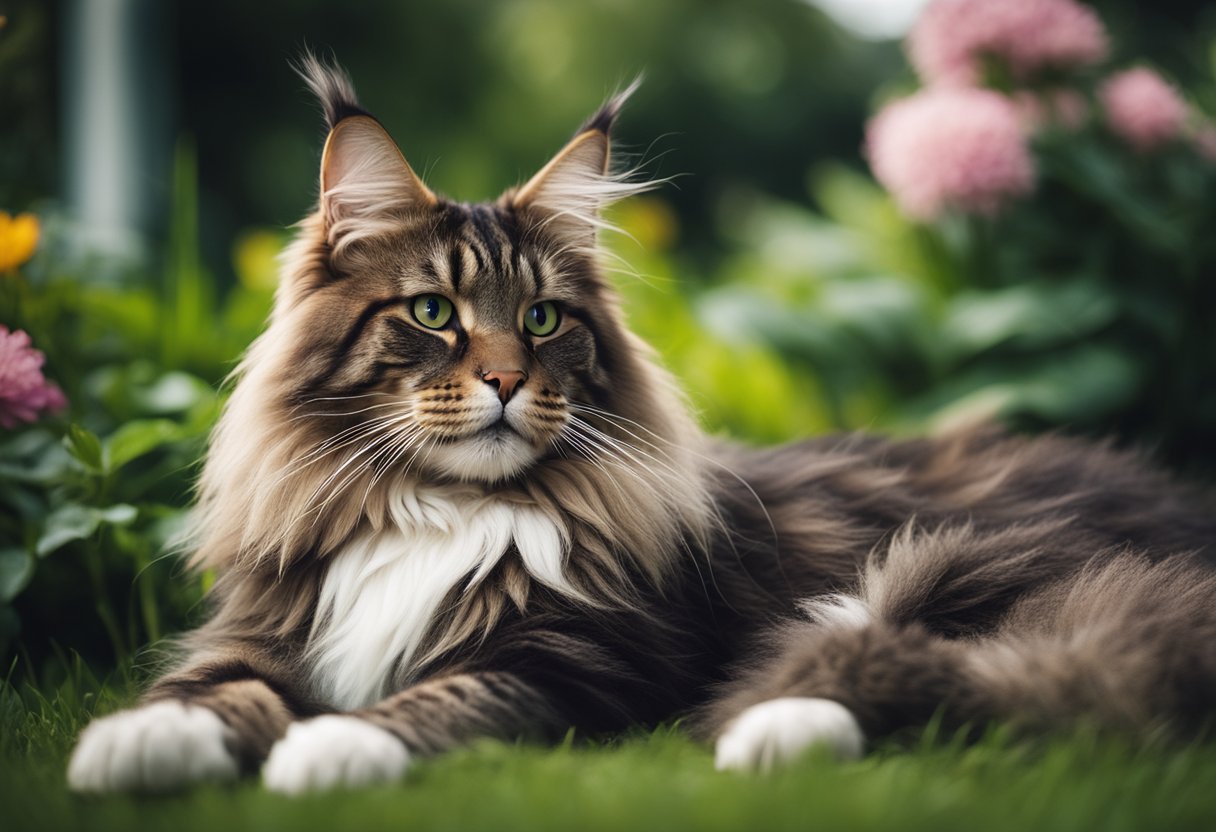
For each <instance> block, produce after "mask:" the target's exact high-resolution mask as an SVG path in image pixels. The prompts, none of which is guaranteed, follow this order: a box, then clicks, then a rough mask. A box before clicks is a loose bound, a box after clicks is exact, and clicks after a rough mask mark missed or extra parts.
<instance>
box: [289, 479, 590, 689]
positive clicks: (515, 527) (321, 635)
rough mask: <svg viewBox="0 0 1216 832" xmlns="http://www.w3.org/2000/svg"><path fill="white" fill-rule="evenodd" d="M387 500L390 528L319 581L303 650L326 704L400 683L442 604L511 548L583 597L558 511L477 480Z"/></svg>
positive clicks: (355, 547)
mask: <svg viewBox="0 0 1216 832" xmlns="http://www.w3.org/2000/svg"><path fill="white" fill-rule="evenodd" d="M388 505H389V517H390V520H391V524H390V525H388V526H386V527H384V528H381V529H378V530H368V531H365V532H364V533H362V534H360V535H359V536H358V537H356V538H355V539H354V540H352V541H351V542H350V543H348V544H347V545H346V546H345V547H344V548H343V549H342V550H341V551H340V552H338V553H337V554H336V555H335V556H334V557H333V558H332V560H331V562H330V563H329V565H328V567H327V569H326V572H325V578H324V580H323V582H322V585H321V592H320V597H319V599H318V605H317V617H316V623H315V624H314V626H313V631H312V633H311V635H310V637H309V644H308V649H307V653H306V656H307V660H308V662H309V665H310V667H309V674H310V677H311V679H312V683H313V689H314V693H315V694H316V696H317V697H318V698H319V699H320V700H321V701H322V702H324V703H326V704H327V705H329V706H330V707H334V708H339V709H352V708H359V707H365V706H367V705H371V704H373V703H375V702H376V701H377V700H378V699H380V698H381V697H383V696H385V695H386V694H388V693H389V692H391V691H392V690H394V689H400V687H401V686H402V685H404V684H405V683H406V682H407V681H408V680H409V679H410V678H411V674H410V662H411V659H412V658H413V657H414V654H415V652H416V651H417V650H418V647H419V646H420V645H421V643H422V640H423V637H424V636H425V635H426V633H427V631H428V629H429V628H430V626H431V624H432V622H433V619H434V617H435V614H436V612H437V611H438V610H439V607H440V604H441V603H442V602H443V600H444V599H445V598H446V597H448V595H449V593H451V592H452V591H453V590H459V591H462V592H468V591H471V590H474V589H475V588H476V587H477V586H478V584H480V583H481V582H482V581H484V580H486V579H487V578H488V577H489V575H490V573H491V572H492V571H493V570H494V567H495V566H496V565H497V564H498V563H499V561H500V560H501V559H502V558H503V557H504V556H506V555H507V554H508V553H518V555H519V558H520V561H521V563H522V565H523V567H524V569H525V570H526V572H527V573H528V575H529V576H530V577H531V578H532V579H534V580H536V581H537V582H539V583H541V584H543V585H544V586H546V587H548V588H549V589H552V590H554V591H556V592H558V593H561V594H564V595H567V596H570V597H578V592H577V591H576V590H575V589H574V588H573V587H572V586H571V585H570V584H569V583H568V582H567V581H566V580H565V577H564V575H563V566H564V563H565V559H566V555H567V553H568V550H569V545H570V538H569V533H568V531H567V529H566V527H565V525H564V524H563V523H562V521H561V519H560V518H559V517H556V516H554V515H551V514H549V513H546V512H545V511H544V510H542V509H540V508H538V507H536V506H532V505H526V504H521V503H518V502H508V501H506V500H503V499H500V498H496V497H495V496H493V495H492V494H491V495H487V494H485V493H483V492H482V491H481V490H480V489H478V488H476V487H473V486H467V487H466V486H424V485H420V484H418V483H417V482H416V481H413V480H403V481H402V482H401V483H399V484H398V485H396V486H395V487H394V489H393V496H392V497H391V499H390V500H389V504H388Z"/></svg>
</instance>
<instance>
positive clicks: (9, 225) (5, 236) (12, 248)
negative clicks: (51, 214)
mask: <svg viewBox="0 0 1216 832" xmlns="http://www.w3.org/2000/svg"><path fill="white" fill-rule="evenodd" d="M36 248H38V218H37V217H35V216H34V215H33V214H18V215H17V216H15V217H10V216H9V215H8V212H6V211H0V272H7V271H10V270H11V269H15V268H17V267H18V266H20V265H21V264H22V263H24V262H25V261H26V260H29V259H30V258H31V257H33V256H34V249H36Z"/></svg>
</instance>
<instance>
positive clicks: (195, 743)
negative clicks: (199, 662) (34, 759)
mask: <svg viewBox="0 0 1216 832" xmlns="http://www.w3.org/2000/svg"><path fill="white" fill-rule="evenodd" d="M227 735H228V726H226V725H225V724H224V721H223V720H222V719H220V718H219V716H218V715H217V714H216V713H215V712H214V711H212V710H210V709H208V708H204V707H202V706H199V705H185V704H183V703H181V702H155V703H153V704H151V705H144V706H143V707H140V708H135V709H133V710H130V711H121V712H119V713H116V714H112V715H110V716H107V717H102V718H101V719H97V720H94V721H93V722H92V723H91V724H90V725H89V726H88V727H87V728H85V729H84V731H82V732H81V734H80V739H79V740H78V741H77V743H76V750H75V751H73V752H72V760H71V762H69V763H68V786H69V787H71V789H72V790H73V791H77V792H119V791H149V792H163V791H170V790H173V789H178V788H181V787H182V786H186V785H188V784H190V783H198V782H201V781H204V780H208V781H218V780H235V779H236V777H237V775H238V773H239V766H238V765H237V761H236V758H235V757H234V756H233V755H232V753H231V752H230V751H229V750H228V746H227V745H226V744H225V742H224V738H225V737H226V736H227Z"/></svg>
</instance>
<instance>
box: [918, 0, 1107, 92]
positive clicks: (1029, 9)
mask: <svg viewBox="0 0 1216 832" xmlns="http://www.w3.org/2000/svg"><path fill="white" fill-rule="evenodd" d="M907 49H908V55H909V57H910V58H911V60H912V64H913V66H915V67H916V71H917V72H918V73H920V76H921V78H922V79H924V80H925V81H926V82H927V83H949V84H962V85H970V84H975V83H977V82H978V81H979V80H980V77H979V76H980V68H981V66H982V63H983V60H984V59H985V58H996V59H998V60H1001V61H1004V63H1005V65H1006V67H1007V68H1008V69H1009V71H1010V72H1012V73H1013V75H1014V77H1015V78H1017V79H1025V78H1027V77H1029V76H1032V75H1034V74H1035V73H1036V72H1039V71H1040V70H1044V69H1070V68H1075V67H1083V66H1089V65H1092V64H1096V63H1098V62H1099V61H1101V60H1102V59H1104V58H1105V57H1106V54H1107V51H1108V49H1109V42H1108V40H1107V36H1106V29H1105V28H1104V27H1103V26H1102V21H1101V19H1099V17H1098V15H1097V14H1096V13H1095V12H1094V10H1093V9H1090V8H1088V7H1086V6H1083V5H1081V4H1080V3H1077V2H1075V0H933V2H931V3H930V4H929V6H928V7H927V8H926V9H925V12H924V14H922V15H921V16H920V19H919V20H918V21H917V22H916V25H915V26H914V27H913V29H912V32H911V34H910V35H909V36H908V41H907Z"/></svg>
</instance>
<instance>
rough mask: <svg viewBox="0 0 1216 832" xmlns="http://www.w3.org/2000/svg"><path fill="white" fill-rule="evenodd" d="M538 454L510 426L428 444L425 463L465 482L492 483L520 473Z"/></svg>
mask: <svg viewBox="0 0 1216 832" xmlns="http://www.w3.org/2000/svg"><path fill="white" fill-rule="evenodd" d="M539 457H540V453H539V452H538V451H537V450H536V448H535V447H533V445H532V444H531V443H530V442H528V441H527V440H526V439H524V438H523V437H522V436H520V435H519V434H517V433H515V432H513V431H510V430H486V431H482V432H481V433H478V434H476V435H475V436H470V437H468V438H467V439H461V440H459V441H456V442H448V443H445V444H443V445H438V446H436V447H433V448H431V449H430V450H429V451H428V452H427V454H426V461H425V464H426V467H427V468H430V469H431V470H433V471H435V472H436V473H438V474H441V475H443V476H446V477H452V478H454V479H458V480H463V481H466V482H487V483H494V482H500V481H502V480H506V479H510V478H511V477H514V476H517V475H519V474H521V473H523V472H524V471H525V470H527V468H528V467H529V466H531V465H532V464H533V463H534V462H536V460H537V459H538V458H539Z"/></svg>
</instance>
